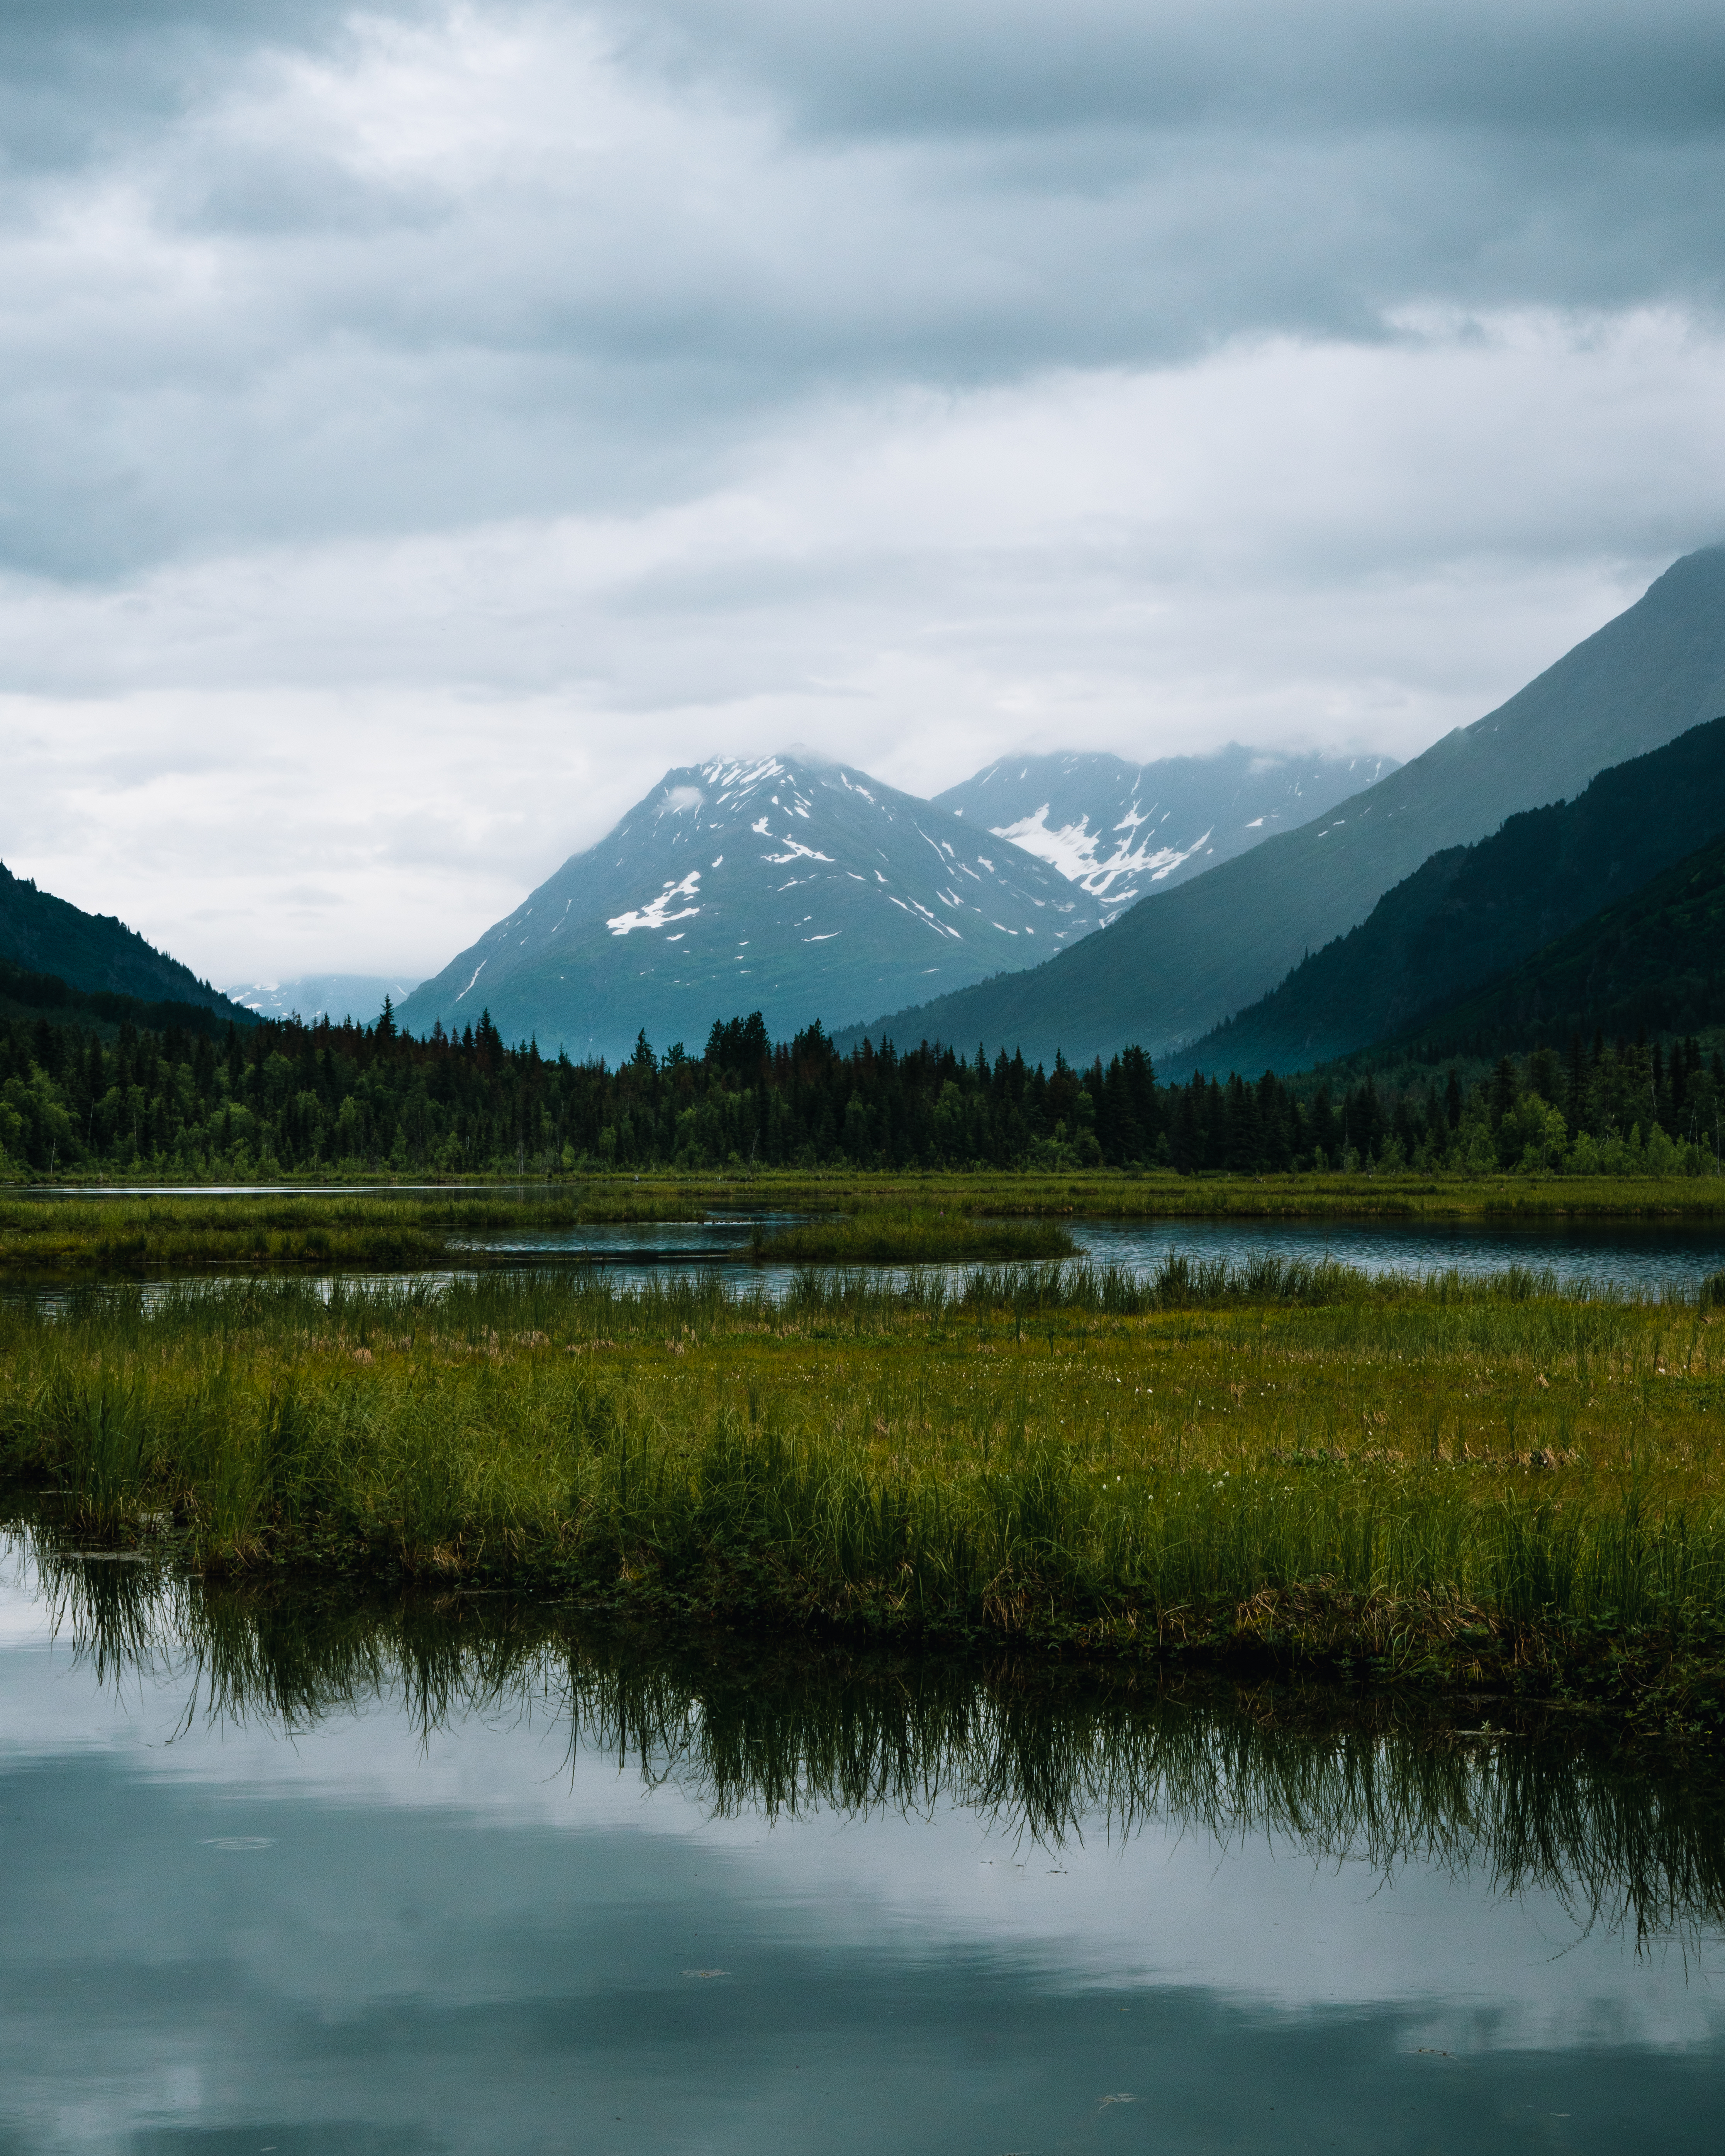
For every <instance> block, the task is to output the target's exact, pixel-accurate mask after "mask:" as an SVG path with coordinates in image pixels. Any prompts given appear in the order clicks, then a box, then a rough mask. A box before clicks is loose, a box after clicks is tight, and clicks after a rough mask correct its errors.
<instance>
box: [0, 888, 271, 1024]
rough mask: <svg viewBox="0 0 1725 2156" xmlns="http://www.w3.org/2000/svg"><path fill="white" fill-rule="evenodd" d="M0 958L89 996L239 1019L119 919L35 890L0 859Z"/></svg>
mask: <svg viewBox="0 0 1725 2156" xmlns="http://www.w3.org/2000/svg"><path fill="white" fill-rule="evenodd" d="M0 958H3V959H4V960H5V961H7V962H8V963H9V964H10V965H12V966H14V967H16V968H19V969H20V970H21V971H22V972H24V973H33V974H45V975H48V976H50V977H51V978H54V979H57V980H61V981H64V983H66V985H67V986H68V987H69V988H76V989H80V990H82V991H85V993H93V994H94V993H106V994H110V995H120V996H130V997H133V998H137V999H138V1000H139V1001H141V1002H143V1003H148V1004H159V1003H176V1004H192V1005H193V1006H195V1007H197V1008H198V1009H204V1010H213V1011H216V1012H218V1013H219V1014H222V1015H223V1016H226V1017H239V1016H241V1015H242V1014H241V1013H240V1011H239V1008H238V1006H237V1005H235V1004H232V1003H230V1002H229V1000H228V998H227V997H226V996H224V995H223V994H222V993H221V992H220V990H219V989H217V988H212V987H211V986H210V984H209V983H208V981H203V980H200V979H199V978H198V976H197V974H195V973H193V971H192V969H191V968H190V967H189V966H182V964H181V963H180V962H179V960H178V959H177V958H171V957H168V955H167V952H165V951H158V950H157V948H156V947H155V945H154V944H153V943H150V942H146V941H145V939H144V938H143V937H141V935H139V933H138V932H137V930H136V928H128V927H126V924H125V922H124V921H121V919H120V918H119V917H118V916H117V915H115V914H110V913H86V912H85V911H84V910H83V908H82V907H81V906H74V905H73V904H72V902H71V901H70V900H69V899H64V898H56V897H55V896H54V894H53V893H52V892H51V891H39V890H38V888H37V886H36V885H35V883H34V881H33V880H32V879H30V878H28V877H20V876H15V875H13V873H12V871H11V870H9V869H8V867H7V866H6V865H5V863H4V862H3V861H0ZM243 1015H244V1017H245V1019H246V1020H247V1022H248V1023H249V1022H250V1014H249V1012H247V1013H244V1014H243Z"/></svg>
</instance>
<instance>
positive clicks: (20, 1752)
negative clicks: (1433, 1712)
mask: <svg viewBox="0 0 1725 2156" xmlns="http://www.w3.org/2000/svg"><path fill="white" fill-rule="evenodd" d="M0 1700H3V1702H4V1712H3V1719H0V1777H3V1785H0V1838H3V1848H4V1851H5V1858H4V1872H3V1876H4V1878H5V1880H6V1882H7V1883H6V1891H5V1893H4V1894H3V1896H0V1993H3V1999H4V2008H3V2012H0V2149H3V2150H5V2151H6V2152H7V2156H24V2152H29V2156H36V2152H44V2156H45V2152H49V2151H52V2152H56V2156H58V2152H60V2151H64V2150H71V2149H76V2150H79V2151H99V2152H109V2151H113V2152H121V2151H126V2152H141V2151H150V2152H186V2156H191V2152H194V2151H195V2152H199V2153H200V2156H202V2152H212V2153H213V2156H214V2153H215V2152H219V2156H239V2152H241V2151H248V2152H249V2151H255V2152H257V2156H271V2152H277V2156H288V2153H289V2152H309V2151H318V2152H322V2151H330V2152H337V2151H339V2152H343V2156H346V2152H356V2151H358V2152H373V2151H375V2152H396V2151H401V2152H408V2151H413V2152H421V2151H452V2152H455V2151H459V2152H468V2151H472V2152H475V2156H480V2152H484V2156H515V2152H524V2153H525V2152H528V2151H532V2152H538V2151H543V2150H552V2149H556V2150H563V2149H570V2148H575V2149H580V2150H583V2151H593V2152H608V2151H625V2150H629V2151H634V2150H650V2151H667V2152H670V2151H675V2152H682V2151H690V2152H697V2151H698V2152H702V2156H732V2152H736V2156H744V2152H747V2156H778V2152H786V2156H793V2152H794V2156H803V2152H808V2151H822V2152H834V2156H850V2152H853V2151H854V2152H857V2156H862V2152H870V2156H873V2152H877V2151H880V2150H885V2149H891V2150H894V2151H900V2150H902V2151H906V2152H912V2156H921V2152H925V2151H926V2152H928V2156H936V2152H938V2153H939V2156H969V2153H970V2152H974V2156H1005V2152H1009V2151H1019V2152H1024V2156H1030V2153H1031V2152H1040V2151H1049V2152H1053V2151H1058V2150H1088V2149H1134V2150H1136V2149H1142V2150H1155V2151H1178V2152H1186V2151H1198V2150H1205V2151H1208V2150H1230V2151H1233V2150H1240V2151H1264V2152H1281V2151H1289V2152H1291V2151H1295V2150H1304V2149H1312V2148H1322V2149H1333V2150H1338V2151H1341V2152H1343V2156H1353V2152H1358V2156H1367V2152H1370V2156H1383V2152H1402V2151H1405V2152H1408V2156H1414V2152H1422V2153H1423V2152H1428V2151H1457V2152H1463V2151H1465V2152H1470V2156H1471V2152H1495V2151H1499V2150H1502V2151H1505V2152H1507V2151H1511V2150H1513V2151H1517V2152H1520V2151H1524V2150H1527V2149H1553V2150H1577V2151H1594V2150H1597V2151H1599V2152H1600V2156H1605V2152H1608V2151H1609V2152H1613V2156H1615V2153H1616V2152H1619V2151H1621V2150H1623V2149H1625V2148H1633V2149H1635V2150H1637V2151H1645V2150H1661V2151H1663V2150H1670V2151H1680V2150H1681V2151H1688V2150H1696V2151H1701V2150H1707V2151H1708V2152H1711V2151H1712V2150H1713V2149H1715V2148H1717V2146H1718V2143H1719V2119H1720V2117H1721V2116H1722V2106H1725V1989H1722V1984H1721V1979H1722V1977H1725V1958H1722V1954H1721V1933H1720V1928H1721V1919H1722V1915H1725V1807H1722V1805H1721V1803H1720V1794H1719V1789H1718V1784H1717V1777H1716V1776H1711V1777H1702V1776H1699V1775H1693V1774H1691V1775H1684V1776H1679V1777H1676V1778H1674V1779H1669V1780H1661V1779H1657V1778H1656V1777H1651V1776H1647V1775H1643V1774H1636V1773H1635V1772H1631V1771H1629V1770H1626V1769H1613V1768H1611V1767H1610V1766H1609V1763H1605V1762H1604V1761H1602V1760H1599V1759H1597V1758H1590V1757H1589V1756H1588V1755H1587V1754H1586V1753H1583V1752H1580V1751H1578V1750H1575V1749H1574V1748H1571V1747H1570V1746H1569V1745H1568V1744H1567V1743H1563V1742H1561V1741H1559V1740H1558V1738H1555V1737H1553V1736H1552V1735H1551V1734H1549V1733H1541V1732H1531V1731H1530V1732H1522V1733H1520V1734H1517V1735H1513V1736H1495V1735H1491V1734H1486V1735H1480V1734H1476V1733H1463V1734H1460V1735H1457V1734H1454V1733H1451V1734H1448V1735H1445V1734H1444V1733H1443V1732H1440V1731H1437V1730H1435V1729H1430V1728H1427V1727H1423V1726H1421V1725H1420V1724H1419V1723H1418V1722H1407V1723H1404V1724H1402V1725H1400V1726H1398V1725H1397V1724H1396V1723H1395V1722H1394V1721H1392V1720H1389V1719H1385V1718H1384V1717H1387V1716H1388V1715H1389V1712H1390V1711H1389V1709H1387V1708H1382V1707H1380V1708H1379V1709H1378V1710H1376V1712H1377V1714H1378V1719H1377V1720H1376V1721H1373V1722H1368V1721H1366V1720H1363V1719H1362V1711H1360V1710H1349V1709H1348V1708H1347V1707H1346V1706H1345V1704H1341V1703H1338V1702H1334V1701H1332V1700H1330V1699H1328V1698H1327V1697H1326V1696H1324V1695H1313V1696H1312V1697H1307V1698H1305V1699H1303V1700H1297V1701H1290V1700H1288V1699H1286V1698H1284V1699H1281V1701H1280V1702H1269V1701H1267V1700H1258V1701H1255V1702H1251V1701H1248V1702H1239V1701H1237V1700H1235V1698H1234V1697H1233V1696H1232V1695H1228V1694H1219V1695H1216V1696H1214V1697H1208V1698H1205V1699H1201V1700H1183V1699H1180V1698H1178V1697H1166V1696H1163V1695H1159V1694H1158V1691H1156V1689H1155V1687H1154V1686H1153V1684H1150V1683H1149V1682H1147V1681H1146V1682H1144V1683H1142V1684H1141V1685H1140V1686H1137V1688H1133V1687H1131V1686H1126V1685H1124V1684H1122V1682H1120V1681H1115V1682H1114V1683H1113V1684H1111V1685H1105V1684H1103V1683H1102V1682H1101V1680H1086V1679H1085V1678H1084V1677H1082V1676H1079V1675H1076V1674H1073V1673H1066V1674H1062V1673H1060V1672H1059V1671H1050V1670H1047V1669H1043V1670H1040V1671H1039V1670H1035V1669H1014V1668H1010V1667H1002V1668H996V1669H993V1670H991V1671H978V1670H976V1669H972V1668H968V1667H964V1666H959V1665H957V1664H953V1663H951V1662H947V1661H941V1660H938V1659H936V1658H926V1659H924V1658H917V1657H912V1656H899V1657H897V1658H894V1659H880V1658H876V1659H870V1658H867V1657H855V1656H849V1655H843V1654H840V1653H837V1652H828V1653H824V1654H822V1653H815V1652H812V1651H803V1650H794V1649H793V1648H791V1647H789V1646H787V1645H784V1644H783V1642H775V1641H773V1640H739V1639H737V1638H734V1637H731V1636H728V1635H699V1636H696V1637H692V1638H691V1637H684V1638H682V1639H680V1640H660V1639H656V1638H655V1637H653V1636H651V1635H645V1634H642V1633H639V1632H634V1631H630V1632H616V1631H613V1632H607V1631H605V1630H596V1629H594V1628H593V1626H592V1625H591V1624H590V1623H588V1624H584V1623H583V1620H579V1619H578V1617H577V1616H576V1615H575V1614H573V1613H572V1612H571V1611H569V1610H567V1609H560V1608H558V1607H557V1606H556V1605H552V1604H543V1603H538V1604H526V1603H516V1602H515V1601H513V1600H511V1599H509V1598H507V1597H502V1596H490V1597H468V1598H465V1599H461V1600H453V1599H452V1600H447V1601H445V1602H444V1603H443V1604H434V1603H432V1602H429V1601H425V1602H418V1603H405V1604H399V1605H395V1604H382V1603H377V1604H367V1603H364V1602H361V1601H357V1600H355V1601H347V1600H343V1599H341V1597H340V1596H339V1595H332V1594H319V1595H316V1596H312V1595H307V1596H305V1597H304V1598H303V1599H299V1600H295V1599H292V1598H291V1597H286V1596H283V1595H280V1594H277V1595H273V1596H263V1595H256V1596H248V1595H246V1594H240V1593H238V1592H235V1591H231V1590H209V1591H206V1590H204V1589H200V1588H198V1587H195V1586H193V1585H191V1584H184V1583H181V1584H176V1583H174V1582H173V1581H172V1580H171V1579H168V1578H166V1577H164V1576H162V1575H161V1574H159V1573H157V1570H156V1569H155V1568H154V1567H152V1566H151V1565H148V1564H136V1563H131V1564H128V1563H111V1562H105V1561H103V1560H100V1559H95V1560H90V1561H85V1560H83V1559H80V1558H62V1559H59V1560H54V1561H53V1562H52V1563H50V1564H49V1569H48V1571H47V1573H46V1574H45V1575H44V1570H43V1568H42V1565H41V1564H40V1563H39V1562H38V1561H37V1559H36V1558H33V1556H32V1554H31V1551H30V1548H29V1546H28V1544H27V1543H25V1542H24V1541H23V1539H22V1538H20V1537H17V1536H14V1537H13V1539H12V1540H11V1542H10V1543H8V1544H7V1545H6V1547H5V1550H4V1553H3V1557H0ZM1272 1705H1274V1707H1275V1711H1274V1712H1271V1711H1270V1709H1271V1707H1272ZM1482 1718H1483V1716H1482Z"/></svg>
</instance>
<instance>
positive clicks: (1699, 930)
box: [1385, 832, 1725, 1056]
mask: <svg viewBox="0 0 1725 2156" xmlns="http://www.w3.org/2000/svg"><path fill="white" fill-rule="evenodd" d="M1719 1024H1725V832H1722V834H1720V836H1718V837H1717V838H1715V839H1710V840H1709V841H1708V843H1707V844H1706V845H1704V846H1701V847H1698V848H1697V850H1696V851H1695V852H1693V853H1692V854H1688V855H1685V856H1684V858H1683V859H1682V860H1680V861H1677V862H1675V863H1674V864H1673V865H1671V867H1670V868H1668V869H1666V870H1665V871H1664V873H1663V874H1662V875H1657V876H1655V877H1654V878H1653V879H1652V880H1651V881H1649V882H1647V883H1645V884H1643V885H1642V886H1641V887H1640V890H1639V891H1631V892H1630V894H1629V895H1628V896H1626V897H1625V898H1622V899H1620V900H1619V901H1617V902H1616V903H1615V905H1612V906H1606V907H1605V908H1604V910H1603V911H1601V912H1599V913H1596V914H1594V916H1592V917H1591V918H1590V919H1589V920H1587V921H1583V922H1581V924H1580V925H1579V927H1575V928H1573V929H1571V930H1570V931H1569V932H1568V935H1566V936H1560V937H1557V938H1555V939H1554V940H1553V942H1550V943H1548V944H1545V945H1544V946H1543V947H1541V948H1540V949H1539V950H1538V951H1535V952H1531V953H1530V954H1529V956H1528V957H1526V958H1524V959H1523V960H1522V962H1521V963H1520V964H1519V965H1518V966H1515V967H1513V968H1511V969H1510V971H1509V972H1508V973H1505V974H1502V975H1500V976H1499V977H1498V978H1497V979H1495V980H1493V981H1491V982H1488V983H1486V985H1485V986H1483V987H1481V988H1476V989H1475V990H1473V991H1472V992H1471V993H1469V994H1466V995H1464V996H1461V997H1459V998H1456V1000H1455V1002H1454V1003H1452V1004H1447V1005H1445V1008H1443V1009H1440V1010H1439V1011H1437V1012H1435V1013H1433V1014H1428V1016H1427V1017H1426V1019H1425V1021H1424V1022H1423V1023H1422V1024H1420V1026H1419V1027H1417V1028H1416V1029H1414V1030H1413V1031H1412V1032H1410V1033H1409V1034H1406V1035H1405V1036H1404V1037H1403V1038H1402V1040H1401V1041H1400V1042H1399V1043H1398V1044H1394V1045H1404V1046H1405V1047H1406V1048H1407V1049H1408V1050H1409V1053H1412V1052H1414V1051H1417V1050H1430V1052H1432V1053H1435V1054H1436V1055H1451V1054H1460V1053H1463V1052H1466V1053H1470V1054H1473V1055H1490V1056H1497V1055H1502V1054H1504V1053H1505V1052H1506V1051H1507V1050H1523V1049H1531V1048H1540V1047H1559V1048H1561V1047H1563V1046H1564V1045H1566V1044H1567V1043H1568V1041H1569V1040H1570V1039H1571V1038H1572V1036H1573V1035H1574V1034H1580V1036H1581V1038H1582V1039H1583V1041H1584V1042H1590V1041H1591V1040H1592V1039H1593V1036H1594V1034H1595V1033H1596V1032H1599V1033H1603V1034H1604V1035H1605V1037H1606V1039H1608V1040H1615V1039H1636V1038H1637V1037H1638V1036H1639V1035H1640V1034H1642V1033H1644V1032H1645V1033H1647V1034H1661V1033H1671V1034H1692V1033H1699V1032H1701V1031H1702V1030H1703V1029H1705V1028H1707V1027H1711V1026H1716V1025H1719ZM1385 1045H1390V1044H1385Z"/></svg>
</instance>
